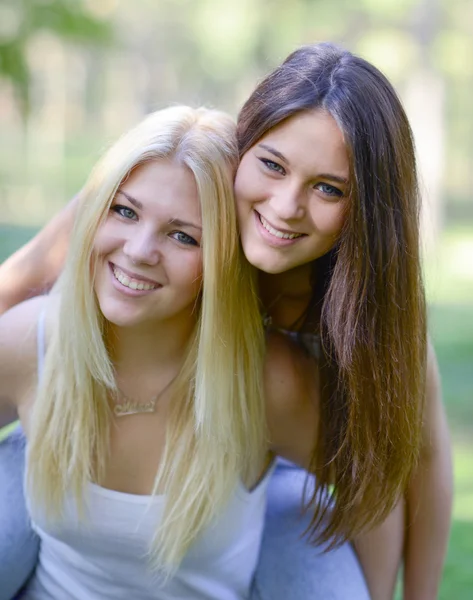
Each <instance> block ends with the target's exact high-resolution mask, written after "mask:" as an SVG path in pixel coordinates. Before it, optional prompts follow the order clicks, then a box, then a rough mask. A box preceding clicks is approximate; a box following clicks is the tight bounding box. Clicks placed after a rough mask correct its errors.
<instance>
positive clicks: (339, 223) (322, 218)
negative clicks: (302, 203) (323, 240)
mask: <svg viewBox="0 0 473 600" xmlns="http://www.w3.org/2000/svg"><path fill="white" fill-rule="evenodd" d="M312 218H313V222H314V225H315V228H316V230H317V231H319V232H320V234H321V235H323V236H329V237H332V238H337V237H338V235H339V234H340V232H341V230H342V227H343V224H344V223H345V219H346V204H345V203H342V202H338V203H335V204H329V203H327V204H324V205H322V206H319V207H318V210H316V211H314V214H313V215H312Z"/></svg>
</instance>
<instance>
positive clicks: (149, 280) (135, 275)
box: [108, 262, 161, 285]
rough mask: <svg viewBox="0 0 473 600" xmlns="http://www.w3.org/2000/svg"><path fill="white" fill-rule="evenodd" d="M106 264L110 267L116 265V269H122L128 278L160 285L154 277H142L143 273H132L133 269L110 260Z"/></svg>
mask: <svg viewBox="0 0 473 600" xmlns="http://www.w3.org/2000/svg"><path fill="white" fill-rule="evenodd" d="M108 264H109V265H110V266H111V267H112V269H113V268H114V267H116V268H117V269H120V271H123V272H124V273H125V275H128V277H130V279H136V281H142V282H143V283H149V284H150V285H161V284H160V283H159V281H155V280H154V279H149V277H143V275H138V274H137V273H133V271H129V270H128V269H124V268H123V267H121V266H120V265H116V264H114V263H112V262H109V263H108Z"/></svg>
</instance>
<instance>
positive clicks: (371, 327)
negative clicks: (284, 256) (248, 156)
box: [237, 43, 426, 542]
mask: <svg viewBox="0 0 473 600" xmlns="http://www.w3.org/2000/svg"><path fill="white" fill-rule="evenodd" d="M313 110H323V111H326V112H327V113H329V114H330V115H331V116H332V117H333V118H334V119H335V121H336V122H337V124H338V126H339V128H340V130H341V132H342V134H343V136H344V141H345V144H346V148H347V151H348V155H349V163H350V174H349V180H350V182H349V186H350V189H349V208H348V214H347V217H346V221H345V225H344V228H343V230H342V232H341V235H340V237H339V240H338V242H337V244H336V246H335V247H334V248H333V249H332V250H331V251H330V252H329V253H328V254H326V255H325V256H323V257H321V258H320V259H318V260H316V261H314V263H313V270H312V276H313V282H312V289H313V294H312V298H311V301H310V304H309V306H308V309H307V312H306V314H305V315H304V320H303V323H302V329H303V330H305V331H311V332H313V333H315V334H319V335H320V337H321V343H322V356H321V359H320V375H321V418H320V425H319V435H318V441H317V444H316V447H315V448H314V453H313V459H312V470H313V472H314V473H315V474H316V489H315V492H314V494H313V495H312V497H311V499H310V502H309V505H311V506H312V507H313V508H314V512H313V519H312V523H311V528H310V531H311V533H312V537H313V538H314V537H315V538H317V539H320V538H322V539H324V540H329V539H331V540H332V541H333V540H335V542H338V541H341V540H342V539H345V538H347V537H348V538H349V537H352V536H353V535H354V534H356V533H357V532H359V531H360V530H362V529H363V528H365V527H368V526H371V525H373V524H376V523H378V522H380V521H382V520H383V519H384V518H385V517H386V515H387V514H388V513H389V512H390V511H391V509H392V508H393V506H394V504H395V502H396V501H397V499H398V498H399V496H400V494H401V493H403V491H404V490H405V488H406V486H407V482H408V479H409V477H410V475H411V473H412V470H413V468H414V466H415V464H416V461H417V458H418V453H419V446H420V433H421V426H422V407H423V402H424V395H425V376H426V315H425V298H424V289H423V283H422V275H421V264H420V243H419V205H420V201H419V192H418V185H417V175H416V160H415V151H414V143H413V136H412V132H411V129H410V126H409V123H408V119H407V117H406V114H405V112H404V109H403V107H402V105H401V102H400V101H399V99H398V97H397V95H396V92H395V91H394V89H393V87H392V85H391V84H390V83H389V82H388V80H387V79H386V78H385V76H384V75H383V74H382V73H381V72H380V71H379V70H378V69H376V68H375V67H374V66H373V65H372V64H370V63H368V62H367V61H365V60H363V59H362V58H359V57H357V56H355V55H353V54H352V53H350V52H348V51H346V50H344V49H341V48H339V47H337V46H335V45H332V44H328V43H322V44H314V45H310V46H305V47H302V48H300V49H298V50H296V51H295V52H293V53H292V54H291V55H290V56H289V57H288V58H287V59H286V60H285V61H284V62H283V63H282V64H281V65H280V66H279V67H277V68H276V69H275V70H274V71H273V72H272V73H271V74H270V75H268V76H267V77H266V78H265V79H264V80H263V81H262V82H261V83H260V84H259V85H258V86H257V88H256V90H255V91H254V92H253V94H252V95H251V97H250V98H249V99H248V101H247V102H246V103H245V104H244V106H243V108H242V110H241V112H240V115H239V118H238V124H237V137H238V144H239V152H240V156H242V155H243V154H244V153H245V152H246V151H247V150H249V149H250V148H251V147H252V146H253V145H254V144H255V143H257V141H258V140H259V139H260V138H261V137H262V136H263V135H265V134H266V133H267V132H268V131H269V130H270V129H271V128H273V127H275V126H277V125H279V124H280V123H282V122H283V121H284V120H285V119H288V118H290V117H292V116H294V115H297V114H300V113H302V112H305V111H313ZM321 490H325V491H327V490H331V493H332V495H333V496H335V498H336V502H335V503H334V506H331V507H330V511H329V510H327V506H328V505H327V504H323V503H320V502H318V500H319V499H320V497H321V496H320V494H319V492H320V491H321ZM316 530H318V531H319V532H320V531H322V533H321V535H320V536H318V535H315V531H316Z"/></svg>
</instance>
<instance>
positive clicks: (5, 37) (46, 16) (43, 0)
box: [0, 0, 112, 117]
mask: <svg viewBox="0 0 473 600" xmlns="http://www.w3.org/2000/svg"><path fill="white" fill-rule="evenodd" d="M40 31H49V32H51V33H53V34H55V35H57V36H58V37H60V38H63V39H67V40H71V41H75V42H77V43H80V44H90V43H93V44H105V43H109V42H110V41H111V40H112V28H111V27H110V26H109V24H108V23H106V22H104V21H102V20H99V19H97V18H96V17H94V16H93V15H92V14H90V12H89V11H88V10H87V7H86V6H85V5H84V4H83V3H82V2H78V1H76V0H2V3H1V5H0V77H3V78H5V79H7V80H9V81H10V82H11V83H12V84H13V87H14V90H15V92H16V95H17V98H18V102H19V105H20V109H21V112H22V114H23V116H24V117H26V116H27V114H28V112H29V109H30V102H29V99H30V98H29V84H30V71H29V67H28V61H27V58H26V50H27V44H28V42H29V40H30V39H31V38H32V37H33V36H35V35H36V34H37V33H38V32H40Z"/></svg>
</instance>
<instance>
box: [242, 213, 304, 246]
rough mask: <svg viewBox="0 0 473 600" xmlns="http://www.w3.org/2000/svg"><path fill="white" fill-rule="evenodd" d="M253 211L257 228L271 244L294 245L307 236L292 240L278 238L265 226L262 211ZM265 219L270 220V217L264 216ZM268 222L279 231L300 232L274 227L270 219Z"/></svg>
mask: <svg viewBox="0 0 473 600" xmlns="http://www.w3.org/2000/svg"><path fill="white" fill-rule="evenodd" d="M253 213H254V218H255V223H256V229H257V230H258V233H259V234H260V236H261V237H262V238H263V240H264V241H265V242H266V243H267V244H269V245H270V246H274V247H276V248H284V247H286V246H293V245H294V244H295V243H297V242H298V241H300V240H302V239H303V238H304V237H305V235H301V236H300V237H296V238H293V239H292V240H289V239H284V238H278V237H276V236H275V235H273V234H272V233H269V231H268V230H267V229H266V228H265V227H263V224H262V223H261V221H260V213H259V212H258V211H257V210H253ZM264 219H265V221H268V219H266V217H264ZM268 223H269V224H270V225H271V227H273V228H274V229H277V230H278V231H281V232H282V233H289V234H291V233H298V232H297V231H290V230H288V229H280V228H279V227H274V225H273V224H272V223H271V222H270V221H268Z"/></svg>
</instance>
